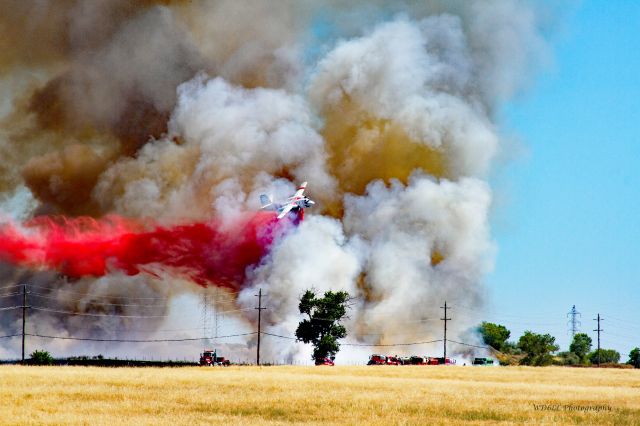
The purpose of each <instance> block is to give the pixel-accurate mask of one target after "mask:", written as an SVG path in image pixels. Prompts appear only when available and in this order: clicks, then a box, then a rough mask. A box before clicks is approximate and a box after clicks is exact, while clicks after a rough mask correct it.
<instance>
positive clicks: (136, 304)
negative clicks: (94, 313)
mask: <svg viewBox="0 0 640 426" xmlns="http://www.w3.org/2000/svg"><path fill="white" fill-rule="evenodd" d="M29 294H30V295H31V296H35V297H39V298H43V299H50V300H57V301H60V299H59V298H58V297H52V296H48V295H43V294H39V293H32V292H29ZM69 300H74V301H84V302H86V303H87V304H88V305H100V306H135V307H138V308H164V307H165V306H167V305H141V304H139V303H108V302H95V301H90V300H86V298H85V299H80V298H77V299H73V298H72V299H65V300H64V301H65V302H66V301H69Z"/></svg>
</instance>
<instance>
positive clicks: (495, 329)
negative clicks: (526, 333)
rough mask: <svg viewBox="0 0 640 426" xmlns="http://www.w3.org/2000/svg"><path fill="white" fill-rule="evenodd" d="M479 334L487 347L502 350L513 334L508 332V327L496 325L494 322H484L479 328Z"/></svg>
mask: <svg viewBox="0 0 640 426" xmlns="http://www.w3.org/2000/svg"><path fill="white" fill-rule="evenodd" d="M478 332H479V333H480V335H481V336H482V340H484V344H485V345H489V346H491V347H492V348H495V349H498V350H499V351H501V350H502V348H503V347H504V344H505V343H506V341H507V339H508V338H509V336H511V332H510V331H509V330H507V327H505V326H504V325H500V324H494V323H492V322H486V321H483V322H482V324H480V327H478Z"/></svg>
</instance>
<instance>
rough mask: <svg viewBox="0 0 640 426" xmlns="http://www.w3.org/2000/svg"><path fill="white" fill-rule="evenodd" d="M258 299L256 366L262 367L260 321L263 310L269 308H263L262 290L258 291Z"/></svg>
mask: <svg viewBox="0 0 640 426" xmlns="http://www.w3.org/2000/svg"><path fill="white" fill-rule="evenodd" d="M256 297H257V298H258V307H257V308H255V309H257V310H258V349H257V351H256V364H257V365H260V333H261V332H260V320H261V317H262V315H261V314H262V310H263V309H267V308H263V307H262V289H260V290H258V294H256Z"/></svg>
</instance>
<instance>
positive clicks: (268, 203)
mask: <svg viewBox="0 0 640 426" xmlns="http://www.w3.org/2000/svg"><path fill="white" fill-rule="evenodd" d="M260 204H261V206H262V207H260V208H261V209H263V210H273V207H274V205H273V201H272V200H271V198H270V197H269V196H268V195H267V194H261V195H260Z"/></svg>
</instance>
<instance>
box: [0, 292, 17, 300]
mask: <svg viewBox="0 0 640 426" xmlns="http://www.w3.org/2000/svg"><path fill="white" fill-rule="evenodd" d="M20 294H22V293H21V292H19V291H18V292H15V293H6V294H2V295H0V299H3V298H5V297H13V296H18V295H20Z"/></svg>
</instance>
